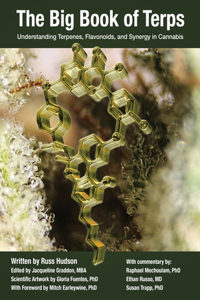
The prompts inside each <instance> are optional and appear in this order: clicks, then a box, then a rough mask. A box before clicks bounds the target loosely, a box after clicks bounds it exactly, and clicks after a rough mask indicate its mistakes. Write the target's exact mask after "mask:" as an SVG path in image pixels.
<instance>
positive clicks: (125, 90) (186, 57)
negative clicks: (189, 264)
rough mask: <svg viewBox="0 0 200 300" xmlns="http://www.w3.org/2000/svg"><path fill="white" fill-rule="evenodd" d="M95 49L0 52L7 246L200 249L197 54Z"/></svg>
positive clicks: (0, 157) (0, 218)
mask: <svg viewBox="0 0 200 300" xmlns="http://www.w3.org/2000/svg"><path fill="white" fill-rule="evenodd" d="M97 46H98V45H94V48H93V49H90V48H89V49H83V48H82V47H81V45H79V44H73V45H72V48H71V49H69V48H68V49H63V48H62V49H53V48H52V49H43V48H38V49H26V48H23V49H18V48H8V49H7V48H2V49H1V50H0V74H1V81H0V101H1V111H0V114H1V116H0V136H1V143H0V165H1V167H0V169H1V172H0V193H1V199H0V250H1V251H58V250H60V251H93V254H91V263H92V262H93V264H94V265H96V264H99V263H102V262H103V261H104V256H105V252H124V251H125V252H137V251H140V252H145V251H199V250H200V242H199V241H200V232H199V226H200V206H199V193H200V186H199V177H200V171H199V170H200V168H199V161H200V160H199V156H200V154H199V144H200V132H199V130H200V129H199V128H200V126H199V122H200V121H199V120H200V105H199V97H200V90H199V82H200V69H199V54H200V50H199V49H182V48H173V49H172V48H164V49H159V48H120V49H119V48H106V49H101V48H99V47H97ZM91 253H92V252H91ZM92 256H93V258H92Z"/></svg>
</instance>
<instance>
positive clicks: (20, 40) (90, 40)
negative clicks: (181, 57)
mask: <svg viewBox="0 0 200 300" xmlns="http://www.w3.org/2000/svg"><path fill="white" fill-rule="evenodd" d="M198 15H199V12H198V10H197V9H195V4H194V1H193V0H192V1H190V2H184V3H183V2H182V3H181V4H180V2H179V3H177V2H174V1H171V0H170V1H166V2H162V4H161V2H159V1H151V2H149V1H142V2H130V1H121V2H114V3H113V2H108V1H107V2H106V1H101V2H94V1H92V2H91V1H87V3H85V4H84V3H83V2H82V3H80V4H79V3H77V2H75V1H74V2H71V3H69V2H63V1H62V2H61V1H56V2H55V1H48V4H46V3H42V2H41V1H40V2H39V1H34V2H29V3H28V2H26V1H17V2H13V3H12V5H10V3H8V2H7V3H4V9H3V10H1V18H0V22H1V29H2V30H1V45H2V47H22V48H27V47H38V48H43V47H46V48H55V47H56V48H57V47H60V48H65V47H71V45H72V44H73V43H75V42H78V43H80V44H81V45H82V46H83V47H93V46H94V44H98V45H99V46H100V47H106V48H111V47H112V48H118V47H192V48H193V47H200V41H199V39H198V38H197V29H198V24H199V16H198Z"/></svg>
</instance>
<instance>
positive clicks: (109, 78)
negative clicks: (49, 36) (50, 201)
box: [37, 44, 151, 265]
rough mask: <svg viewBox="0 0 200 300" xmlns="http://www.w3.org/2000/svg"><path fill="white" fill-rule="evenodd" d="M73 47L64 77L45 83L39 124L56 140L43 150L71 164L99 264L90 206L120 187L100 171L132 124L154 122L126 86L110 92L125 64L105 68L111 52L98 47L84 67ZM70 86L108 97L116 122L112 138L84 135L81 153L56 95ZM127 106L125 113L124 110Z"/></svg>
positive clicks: (68, 172)
mask: <svg viewBox="0 0 200 300" xmlns="http://www.w3.org/2000/svg"><path fill="white" fill-rule="evenodd" d="M72 50H73V53H74V57H73V59H72V60H71V61H69V62H67V63H64V64H63V65H61V73H60V78H59V79H58V80H56V81H54V82H44V83H43V86H42V87H43V90H44V95H45V101H46V103H45V104H44V105H43V106H42V107H41V108H40V110H39V111H38V113H37V122H38V126H39V128H40V129H41V130H43V131H45V132H47V133H49V134H51V136H52V139H53V142H52V143H51V144H48V145H43V146H42V149H43V150H45V151H49V152H59V151H62V152H63V153H64V156H60V155H57V156H56V160H57V161H59V162H62V163H64V164H65V165H66V168H65V170H64V176H65V177H66V178H68V179H70V180H71V181H72V182H73V189H72V198H73V199H74V200H75V201H76V202H77V203H78V204H79V205H80V214H79V220H80V221H81V222H82V223H83V224H84V225H85V226H86V227H87V236H86V242H87V243H88V244H89V245H90V246H91V247H92V248H93V249H94V258H93V264H94V265H96V264H99V263H101V262H102V261H103V260H104V254H105V245H104V244H102V243H101V242H100V240H99V239H98V229H99V225H98V224H97V223H96V222H95V221H94V220H93V219H92V218H91V209H92V207H93V206H95V205H98V204H100V203H102V201H103V196H104V190H105V189H106V188H108V187H115V185H116V180H115V179H114V178H113V177H109V176H105V177H104V178H103V179H102V181H99V180H98V179H97V175H96V174H97V169H98V168H100V167H102V166H104V165H106V164H108V162H109V155H110V151H111V150H112V149H114V148H117V147H120V146H123V145H124V144H125V142H126V140H125V133H126V126H127V125H129V124H131V123H133V122H135V123H136V124H137V125H138V126H139V128H140V129H141V130H142V132H143V133H145V134H149V133H150V132H151V126H150V125H149V123H148V122H147V121H146V120H141V119H140V118H139V116H138V109H139V105H138V102H137V101H136V99H135V98H134V97H133V96H132V95H131V94H129V93H128V92H127V91H126V90H125V89H123V88H122V89H120V90H118V91H115V92H112V91H111V83H112V82H113V81H115V80H117V79H119V78H121V79H123V78H125V77H126V76H127V75H128V73H127V71H126V69H125V67H124V66H123V64H121V63H118V64H116V65H115V66H114V67H113V68H111V69H109V70H105V63H106V56H105V55H104V53H103V52H102V51H101V49H100V48H99V47H95V48H94V49H93V56H92V62H91V65H90V66H87V67H84V63H85V60H86V58H87V54H86V52H85V51H84V50H83V48H82V47H81V46H80V45H79V44H74V45H73V46H72ZM96 76H100V77H101V82H100V84H99V86H97V87H94V86H93V85H92V80H93V79H94V78H95V77H96ZM75 80H76V82H75ZM65 90H68V91H70V92H71V93H72V94H73V95H75V96H76V97H78V98H79V97H81V96H83V95H85V94H88V95H89V96H90V97H91V98H92V99H93V100H95V101H96V102H98V101H100V100H101V99H103V98H105V97H108V113H109V114H111V116H112V117H113V118H114V119H115V120H116V126H115V132H114V133H113V135H112V138H111V139H109V140H107V141H105V142H104V141H103V140H102V139H101V138H100V137H99V136H97V135H96V134H90V135H88V136H86V137H84V138H82V139H80V141H79V149H78V153H77V154H76V153H75V150H74V148H72V147H69V146H67V145H65V144H64V141H63V136H64V135H65V133H66V132H67V131H68V130H69V129H70V127H71V118H70V114H69V112H68V111H67V110H65V109H63V108H62V107H60V106H59V105H58V104H57V101H56V98H57V96H58V95H59V94H60V93H62V92H63V91H65ZM124 106H125V113H123V112H122V111H121V110H120V108H121V107H124ZM52 116H57V117H58V119H59V122H58V123H57V125H56V126H54V127H51V125H50V119H51V117H52ZM93 145H96V152H95V158H94V159H91V157H90V149H91V147H92V146H93ZM82 163H84V164H85V166H86V172H85V175H84V176H82V177H81V176H80V173H79V170H78V166H79V165H80V164H82ZM88 189H89V193H87V192H86V190H87V191H88Z"/></svg>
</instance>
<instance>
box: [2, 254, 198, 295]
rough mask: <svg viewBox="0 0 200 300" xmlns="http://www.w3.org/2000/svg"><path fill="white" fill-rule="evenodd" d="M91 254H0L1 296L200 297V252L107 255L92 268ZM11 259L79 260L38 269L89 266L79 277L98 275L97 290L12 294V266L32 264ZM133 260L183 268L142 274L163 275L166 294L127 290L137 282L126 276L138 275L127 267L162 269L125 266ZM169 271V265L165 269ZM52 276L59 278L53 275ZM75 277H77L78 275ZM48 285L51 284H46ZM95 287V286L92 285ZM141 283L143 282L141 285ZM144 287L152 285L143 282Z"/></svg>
mask: <svg viewBox="0 0 200 300" xmlns="http://www.w3.org/2000/svg"><path fill="white" fill-rule="evenodd" d="M92 256H93V253H92V252H48V253H45V252H43V253H42V252H34V253H33V252H18V253H17V252H0V266H1V272H0V288H1V295H2V294H3V295H6V297H7V299H16V298H17V299H29V298H31V299H33V298H34V299H42V297H44V296H45V297H46V299H54V298H55V297H57V298H58V299H59V298H60V297H65V298H67V299H72V296H73V299H74V300H76V299H77V300H78V299H79V300H80V299H81V298H80V297H83V298H82V299H88V300H89V299H95V300H96V299H125V297H126V299H127V297H128V298H132V299H141V300H142V299H148V300H150V299H154V300H156V299H159V300H160V299H162V300H165V299H169V298H171V299H175V298H177V299H188V298H190V297H191V296H192V297H198V294H199V268H200V253H199V252H146V253H145V252H143V253H142V252H134V253H127V252H126V253H124V252H123V253H122V252H121V253H119V252H118V253H106V256H105V261H104V262H103V263H102V264H100V265H98V266H93V265H92ZM11 257H16V258H21V257H24V258H33V257H34V258H42V257H44V258H46V259H47V258H51V259H52V258H54V259H55V258H56V257H60V258H66V257H67V258H77V259H78V265H42V266H41V265H39V268H47V267H50V268H56V267H59V268H64V267H67V268H68V267H69V268H73V267H76V266H77V267H86V268H87V274H84V273H83V274H79V276H98V277H99V281H98V283H97V284H98V290H97V291H90V292H84V291H76V292H73V291H49V292H46V291H11V290H10V285H11V281H10V277H11V276H18V274H11V272H10V269H11V267H28V268H31V267H33V265H32V266H31V265H12V264H11ZM127 258H132V259H135V260H138V259H142V260H147V259H168V260H172V265H171V266H170V268H171V267H174V268H178V267H180V268H181V273H179V274H164V273H163V274H145V273H144V274H143V275H142V276H153V277H154V276H162V277H163V280H162V282H161V283H155V284H163V286H164V290H163V291H154V292H146V291H126V290H125V286H126V284H129V285H134V283H126V281H125V279H126V276H138V275H139V274H138V275H137V274H133V275H131V274H126V267H129V268H135V267H137V268H141V267H149V268H154V267H155V268H162V266H161V265H126V259H127ZM163 267H164V268H168V267H167V265H164V266H163ZM25 275H26V274H20V275H19V276H22V277H23V276H25ZM34 275H35V276H41V277H45V276H46V275H47V274H43V275H42V274H41V275H40V274H34ZM60 275H61V276H69V274H60ZM52 276H56V275H55V274H52ZM58 276H59V274H58ZM75 276H76V275H75ZM12 284H25V285H31V283H22V282H21V283H12ZM34 284H35V285H41V282H38V283H34ZM44 284H45V285H48V284H49V283H44ZM60 284H61V285H62V284H66V285H68V284H74V285H76V284H77V285H78V284H81V283H60ZM93 284H95V283H93ZM138 284H142V283H138ZM143 285H150V284H148V283H143Z"/></svg>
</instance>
